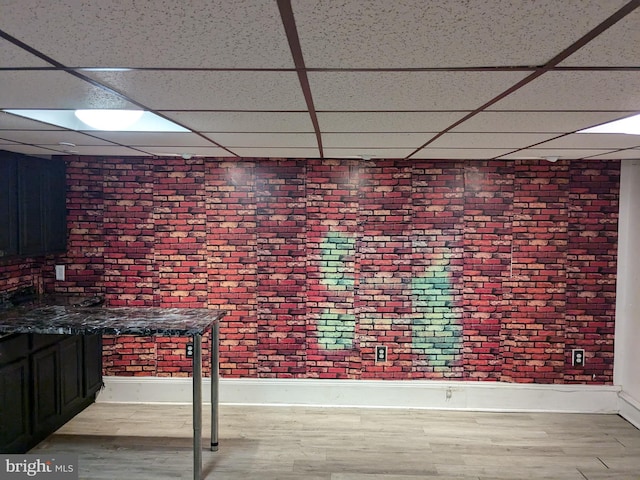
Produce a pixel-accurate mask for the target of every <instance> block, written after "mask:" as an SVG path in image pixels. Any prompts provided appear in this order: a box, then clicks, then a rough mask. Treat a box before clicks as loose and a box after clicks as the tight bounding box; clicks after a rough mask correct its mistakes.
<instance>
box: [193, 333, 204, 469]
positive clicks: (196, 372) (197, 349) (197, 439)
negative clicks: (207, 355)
mask: <svg viewBox="0 0 640 480" xmlns="http://www.w3.org/2000/svg"><path fill="white" fill-rule="evenodd" d="M201 477H202V335H200V334H195V335H194V336H193V480H200V478H201Z"/></svg>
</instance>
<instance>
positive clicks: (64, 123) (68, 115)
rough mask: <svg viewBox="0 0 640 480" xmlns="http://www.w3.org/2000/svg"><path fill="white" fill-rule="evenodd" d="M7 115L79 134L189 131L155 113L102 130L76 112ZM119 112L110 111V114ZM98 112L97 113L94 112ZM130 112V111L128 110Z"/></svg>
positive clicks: (13, 111)
mask: <svg viewBox="0 0 640 480" xmlns="http://www.w3.org/2000/svg"><path fill="white" fill-rule="evenodd" d="M4 111H5V112H7V113H11V114H13V115H18V116H21V117H25V118H29V119H31V120H37V121H38V122H44V123H49V124H51V125H56V126H58V127H62V128H67V129H69V130H76V131H79V132H82V131H85V132H92V131H93V132H102V131H117V132H189V131H190V130H188V129H186V128H184V127H181V126H180V125H178V124H175V123H173V122H172V121H170V120H167V119H165V118H162V117H159V116H158V115H156V114H155V113H151V112H146V111H142V115H141V116H140V118H139V119H138V120H137V121H135V122H133V123H131V124H129V125H126V124H125V123H123V122H122V121H120V122H119V123H118V122H116V123H115V124H114V125H113V126H112V127H111V128H104V127H105V126H101V127H99V126H98V125H96V126H93V127H92V126H90V125H88V124H86V123H85V122H83V121H82V120H80V119H79V118H78V117H77V116H76V110H30V109H29V110H15V109H8V110H4ZM117 111H120V110H110V113H113V112H117ZM96 112H98V111H96ZM129 112H130V110H129ZM97 127H98V128H97Z"/></svg>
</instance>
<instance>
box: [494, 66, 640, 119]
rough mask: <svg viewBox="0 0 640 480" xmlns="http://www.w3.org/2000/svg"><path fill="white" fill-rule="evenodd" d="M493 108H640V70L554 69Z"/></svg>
mask: <svg viewBox="0 0 640 480" xmlns="http://www.w3.org/2000/svg"><path fill="white" fill-rule="evenodd" d="M490 110H606V111H612V110H626V111H628V110H640V75H638V72H615V71H589V72H585V71H579V72H576V71H552V72H547V73H545V74H543V75H541V76H540V77H538V78H537V79H535V80H534V81H532V82H531V83H528V84H527V85H525V86H524V87H522V88H521V89H519V90H517V91H516V92H514V93H512V94H511V95H509V96H507V97H505V98H504V99H502V100H500V101H498V102H497V103H495V104H494V105H492V106H491V107H490Z"/></svg>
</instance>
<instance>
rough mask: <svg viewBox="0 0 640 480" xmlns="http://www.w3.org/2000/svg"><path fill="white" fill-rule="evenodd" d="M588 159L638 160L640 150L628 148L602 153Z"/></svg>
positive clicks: (639, 158)
mask: <svg viewBox="0 0 640 480" xmlns="http://www.w3.org/2000/svg"><path fill="white" fill-rule="evenodd" d="M590 158H606V159H612V160H636V159H638V160H640V149H638V148H630V149H628V150H618V151H615V152H609V153H603V154H601V155H595V156H593V157H590Z"/></svg>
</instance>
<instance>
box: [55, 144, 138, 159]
mask: <svg viewBox="0 0 640 480" xmlns="http://www.w3.org/2000/svg"><path fill="white" fill-rule="evenodd" d="M57 148H58V149H60V147H57ZM60 153H63V154H66V155H104V156H119V157H121V156H125V157H146V156H148V155H149V154H148V153H146V152H144V151H140V150H136V149H134V148H127V147H121V146H119V145H94V146H87V145H78V146H77V147H74V148H73V149H72V152H69V151H67V152H60Z"/></svg>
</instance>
